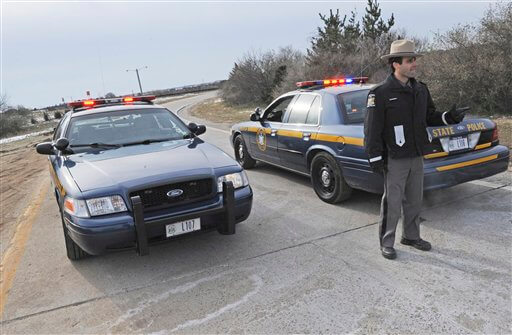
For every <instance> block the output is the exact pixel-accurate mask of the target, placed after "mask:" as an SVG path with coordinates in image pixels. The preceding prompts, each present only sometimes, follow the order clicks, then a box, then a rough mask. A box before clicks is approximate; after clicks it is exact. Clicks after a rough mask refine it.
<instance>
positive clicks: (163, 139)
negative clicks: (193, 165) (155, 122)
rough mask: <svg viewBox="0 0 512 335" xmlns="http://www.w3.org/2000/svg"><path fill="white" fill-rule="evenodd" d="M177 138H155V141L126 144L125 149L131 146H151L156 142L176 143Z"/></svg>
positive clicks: (148, 140)
mask: <svg viewBox="0 0 512 335" xmlns="http://www.w3.org/2000/svg"><path fill="white" fill-rule="evenodd" d="M175 140H176V138H155V139H147V140H143V141H137V142H130V143H124V144H123V147H127V146H130V145H139V144H150V143H156V142H165V141H175Z"/></svg>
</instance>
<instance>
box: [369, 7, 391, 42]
mask: <svg viewBox="0 0 512 335" xmlns="http://www.w3.org/2000/svg"><path fill="white" fill-rule="evenodd" d="M365 10H366V14H365V16H364V17H363V36H364V37H366V38H369V39H371V40H373V41H375V40H376V39H377V38H379V37H380V36H381V35H383V34H386V33H388V32H389V30H390V29H391V27H393V25H394V24H395V17H394V16H393V14H391V17H390V18H389V19H388V21H387V23H384V20H382V17H381V9H380V8H379V4H378V2H377V0H368V4H367V6H366V9H365Z"/></svg>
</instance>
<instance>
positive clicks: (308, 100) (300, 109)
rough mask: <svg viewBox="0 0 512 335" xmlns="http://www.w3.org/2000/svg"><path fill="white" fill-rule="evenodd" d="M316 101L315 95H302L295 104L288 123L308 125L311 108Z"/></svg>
mask: <svg viewBox="0 0 512 335" xmlns="http://www.w3.org/2000/svg"><path fill="white" fill-rule="evenodd" d="M314 99H315V95H313V94H301V95H300V96H299V97H298V98H297V101H295V103H294V104H293V107H292V110H291V111H290V117H289V118H288V121H287V122H288V123H306V118H307V116H308V112H309V108H310V107H311V104H312V102H313V100H314Z"/></svg>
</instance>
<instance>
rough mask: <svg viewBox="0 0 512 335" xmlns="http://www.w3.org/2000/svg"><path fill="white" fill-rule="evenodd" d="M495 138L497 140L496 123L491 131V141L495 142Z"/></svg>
mask: <svg viewBox="0 0 512 335" xmlns="http://www.w3.org/2000/svg"><path fill="white" fill-rule="evenodd" d="M497 140H498V125H496V127H494V130H493V131H492V138H491V142H495V141H497Z"/></svg>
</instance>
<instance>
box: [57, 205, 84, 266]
mask: <svg viewBox="0 0 512 335" xmlns="http://www.w3.org/2000/svg"><path fill="white" fill-rule="evenodd" d="M60 218H61V221H62V229H63V230H64V242H65V243H66V253H67V256H68V258H69V259H70V260H72V261H77V260H80V259H82V258H85V257H87V256H89V254H88V253H86V252H85V251H83V250H82V248H80V246H78V244H76V243H75V241H73V239H72V238H71V237H70V236H69V233H68V229H67V228H66V224H65V223H64V213H62V212H61V213H60Z"/></svg>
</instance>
